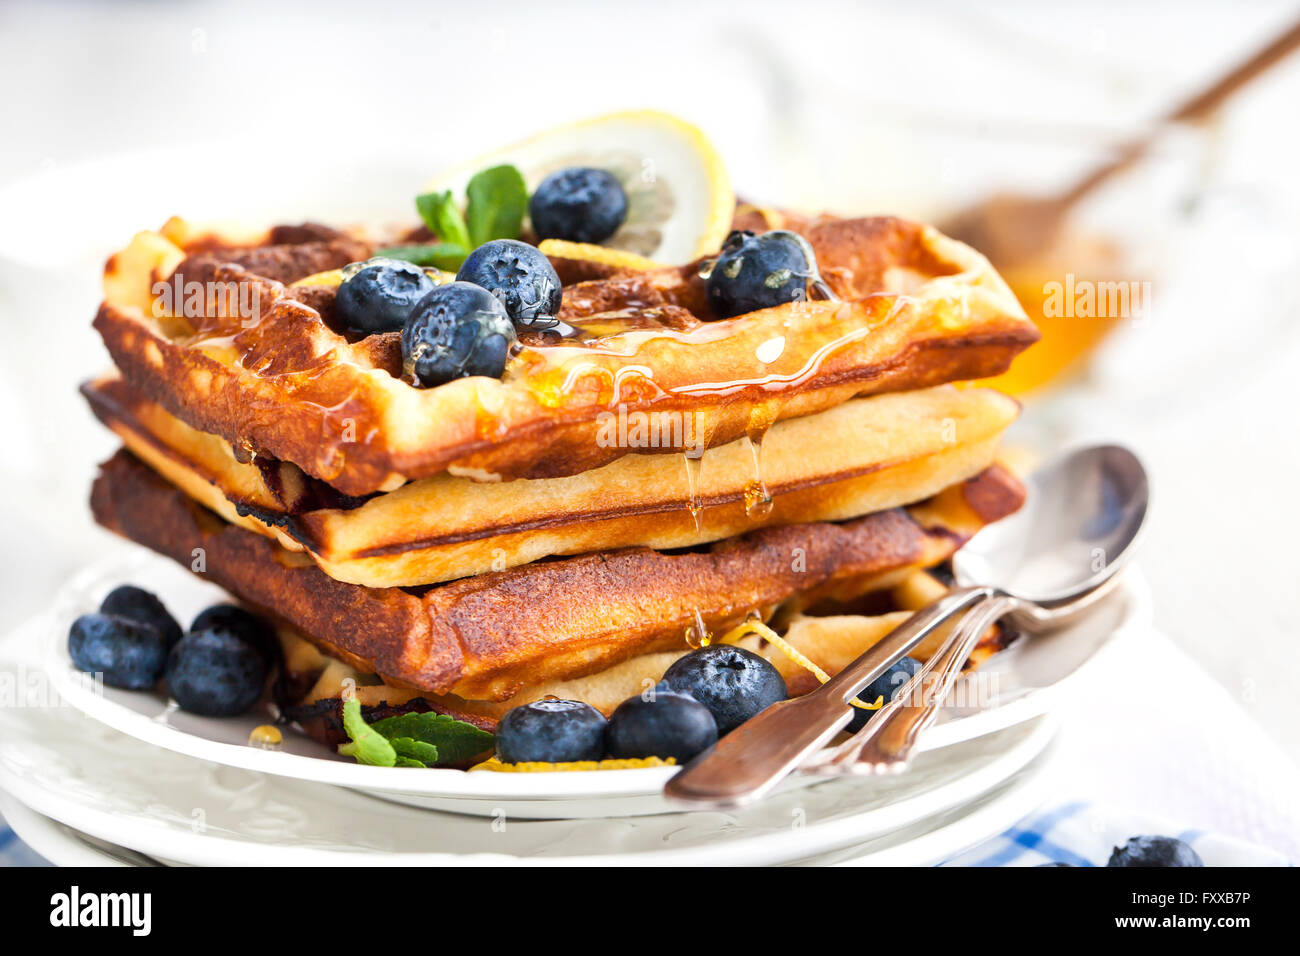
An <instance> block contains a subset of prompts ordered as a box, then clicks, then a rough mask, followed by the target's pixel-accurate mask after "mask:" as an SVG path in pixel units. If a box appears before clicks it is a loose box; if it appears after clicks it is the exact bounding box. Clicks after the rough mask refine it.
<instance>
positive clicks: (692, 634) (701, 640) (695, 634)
mask: <svg viewBox="0 0 1300 956" xmlns="http://www.w3.org/2000/svg"><path fill="white" fill-rule="evenodd" d="M691 613H692V614H693V615H694V617H695V623H693V624H687V625H686V646H687V647H689V648H691V649H692V650H699V649H700V648H701V647H708V646H709V644H710V643H712V641H713V635H712V634H710V633H709V629H708V628H707V627H705V625H704V617H703V615H701V614H700V609H699V608H695V609H694V610H693V611H692V612H691Z"/></svg>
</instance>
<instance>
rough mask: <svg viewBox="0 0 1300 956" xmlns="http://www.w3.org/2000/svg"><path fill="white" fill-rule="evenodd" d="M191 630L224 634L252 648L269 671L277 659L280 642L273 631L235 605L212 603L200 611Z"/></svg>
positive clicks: (263, 621) (268, 625)
mask: <svg viewBox="0 0 1300 956" xmlns="http://www.w3.org/2000/svg"><path fill="white" fill-rule="evenodd" d="M190 631H226V632H228V633H230V634H233V635H235V637H237V638H239V639H240V640H242V641H245V642H246V643H248V644H250V645H252V646H253V647H254V648H256V649H257V652H258V653H259V654H260V655H261V656H262V663H263V664H265V665H266V667H267V669H268V670H269V669H270V668H271V666H272V665H273V664H275V663H276V662H277V661H278V660H279V659H280V641H279V639H278V638H277V637H276V636H275V629H274V628H273V627H271V625H270V624H269V623H267V622H266V621H265V620H263V619H262V618H260V617H258V616H257V615H256V614H253V613H252V612H251V611H247V610H245V609H244V608H242V607H240V606H239V605H238V604H214V605H212V607H209V608H205V609H204V610H202V611H200V612H199V615H198V617H196V618H195V619H194V623H192V624H191V625H190Z"/></svg>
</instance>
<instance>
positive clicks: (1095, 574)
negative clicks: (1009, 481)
mask: <svg viewBox="0 0 1300 956" xmlns="http://www.w3.org/2000/svg"><path fill="white" fill-rule="evenodd" d="M1029 486H1030V492H1029V497H1028V499H1027V501H1026V506H1025V507H1024V508H1022V509H1021V510H1020V511H1019V512H1018V513H1016V514H1015V515H1012V516H1011V517H1010V518H1008V519H1006V521H1005V522H999V523H998V524H995V525H990V526H989V527H988V528H986V529H985V530H984V531H981V532H980V533H979V534H977V535H976V536H975V537H974V538H973V539H971V541H970V542H969V543H968V544H967V545H966V547H964V548H962V549H961V550H960V551H958V552H957V554H956V555H955V556H954V557H953V572H954V574H955V576H956V578H957V582H958V583H959V584H967V585H969V584H970V583H971V582H974V581H983V582H986V583H988V584H991V585H993V586H994V587H995V588H996V591H995V593H994V594H993V595H992V596H990V597H988V598H985V599H984V600H983V601H981V602H980V603H979V604H977V605H976V606H975V607H974V608H972V609H971V611H970V612H969V613H968V614H966V616H965V617H964V618H963V619H962V620H961V622H960V623H959V624H958V625H957V626H956V627H955V628H954V629H953V632H952V633H951V634H950V635H949V636H948V639H947V641H945V642H944V644H943V646H942V647H940V648H939V650H938V651H936V653H935V654H934V655H933V656H932V657H931V658H930V659H929V660H928V661H926V663H925V665H924V666H923V667H922V668H921V671H920V672H919V673H918V674H917V675H915V676H914V677H913V678H912V679H911V680H910V681H909V682H908V684H907V686H906V687H904V688H902V690H901V692H900V693H898V694H896V695H895V697H894V699H893V701H891V702H890V703H889V704H887V705H886V706H885V708H884V709H882V710H881V711H880V712H879V713H877V714H874V715H873V716H872V718H871V720H870V722H869V723H868V724H867V726H866V727H865V728H863V729H862V730H861V731H860V732H859V733H857V734H856V735H855V736H854V737H853V739H852V740H850V741H849V742H848V743H846V744H844V745H843V746H841V747H840V748H839V750H838V751H837V752H836V753H835V755H834V756H833V757H832V758H831V760H830V761H829V762H828V763H827V765H826V769H830V770H833V771H834V772H838V773H859V774H861V773H892V772H898V771H901V770H903V769H905V768H906V766H907V764H908V761H909V760H910V759H911V756H912V753H913V751H914V750H915V749H916V744H917V740H918V738H919V736H920V734H921V731H923V730H924V729H925V728H926V727H928V726H929V725H930V724H932V723H933V722H934V719H935V718H936V717H937V716H938V713H939V708H940V706H941V705H942V703H943V701H944V698H946V697H947V695H948V692H949V691H950V690H951V689H952V686H953V684H955V683H956V681H957V678H958V677H959V676H960V675H961V672H962V668H963V667H964V666H965V664H966V661H967V659H968V658H969V657H970V655H971V652H972V651H974V650H975V647H976V645H977V644H978V643H979V641H980V638H981V637H982V636H983V634H984V632H985V631H986V630H988V628H989V627H990V626H992V625H993V624H994V623H995V622H996V621H997V620H998V619H999V618H1001V617H1003V616H1005V615H1008V614H1011V615H1016V616H1017V618H1018V621H1019V624H1020V626H1021V627H1022V628H1023V629H1025V630H1027V631H1030V632H1034V631H1043V630H1049V629H1052V628H1055V627H1060V626H1062V625H1064V624H1066V623H1068V621H1070V620H1072V619H1074V618H1076V617H1078V616H1079V615H1080V614H1082V613H1083V612H1084V611H1086V610H1087V609H1088V608H1090V607H1092V606H1093V605H1094V604H1095V603H1096V602H1097V601H1098V600H1100V599H1101V598H1102V597H1104V596H1105V595H1106V594H1107V593H1109V591H1110V590H1111V587H1112V586H1113V585H1114V583H1115V582H1116V581H1118V580H1119V579H1118V577H1117V574H1118V572H1119V570H1120V569H1121V568H1122V567H1123V566H1124V564H1126V563H1127V561H1128V559H1129V558H1130V557H1131V556H1132V554H1133V550H1134V548H1133V545H1134V543H1135V542H1136V540H1137V537H1138V534H1139V532H1140V531H1141V529H1142V526H1143V520H1144V518H1145V517H1146V512H1147V506H1148V503H1149V497H1150V494H1149V488H1148V483H1147V476H1146V472H1145V470H1144V469H1143V467H1142V463H1141V462H1140V461H1138V459H1137V458H1136V457H1135V456H1134V455H1133V453H1132V452H1130V451H1128V450H1127V449H1125V448H1120V447H1118V446H1114V445H1103V446H1097V447H1093V448H1085V449H1081V450H1079V451H1076V452H1074V453H1073V454H1070V455H1067V456H1065V457H1063V458H1061V459H1058V460H1057V461H1055V462H1053V463H1052V464H1051V465H1049V466H1048V467H1046V468H1043V469H1040V470H1039V471H1036V472H1035V473H1034V474H1033V475H1032V476H1031V477H1030V479H1029ZM931 671H934V672H937V674H938V678H937V680H935V681H933V682H931V683H930V685H929V686H928V687H926V696H925V699H924V700H923V701H922V702H921V703H919V704H917V703H914V702H913V691H914V690H915V689H916V688H918V687H921V686H923V684H924V683H925V681H926V675H927V674H928V673H930V672H931Z"/></svg>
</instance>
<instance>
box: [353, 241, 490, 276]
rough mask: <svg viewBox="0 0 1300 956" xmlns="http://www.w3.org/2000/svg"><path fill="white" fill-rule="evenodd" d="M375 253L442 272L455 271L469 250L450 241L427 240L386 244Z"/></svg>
mask: <svg viewBox="0 0 1300 956" xmlns="http://www.w3.org/2000/svg"><path fill="white" fill-rule="evenodd" d="M375 255H377V256H383V257H384V258H386V259H404V260H406V261H407V262H413V263H415V265H417V266H433V267H434V268H435V269H441V270H443V271H444V272H455V271H456V270H457V269H459V268H460V264H461V263H462V262H464V261H465V257H466V256H468V255H469V251H468V250H467V249H466V248H465V247H464V246H458V245H456V244H455V243H451V242H429V243H425V244H423V245H413V246H388V247H386V248H384V249H376V250H375Z"/></svg>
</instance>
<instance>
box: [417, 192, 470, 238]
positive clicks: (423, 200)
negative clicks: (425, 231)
mask: <svg viewBox="0 0 1300 956" xmlns="http://www.w3.org/2000/svg"><path fill="white" fill-rule="evenodd" d="M415 208H416V210H417V211H418V212H419V213H420V218H421V219H423V220H424V224H425V225H426V226H428V227H429V231H430V232H432V233H433V234H434V235H436V236H437V237H438V238H439V239H441V240H442V241H443V242H449V243H451V244H452V245H455V246H460V247H461V248H462V249H473V248H474V246H473V245H472V244H471V243H470V241H469V232H468V231H467V230H466V228H465V220H464V218H463V217H462V216H461V214H460V209H458V208H457V207H456V203H455V202H454V201H453V200H452V198H451V190H450V189H447V190H444V191H443V192H440V193H425V194H424V195H422V196H416V197H415Z"/></svg>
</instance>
